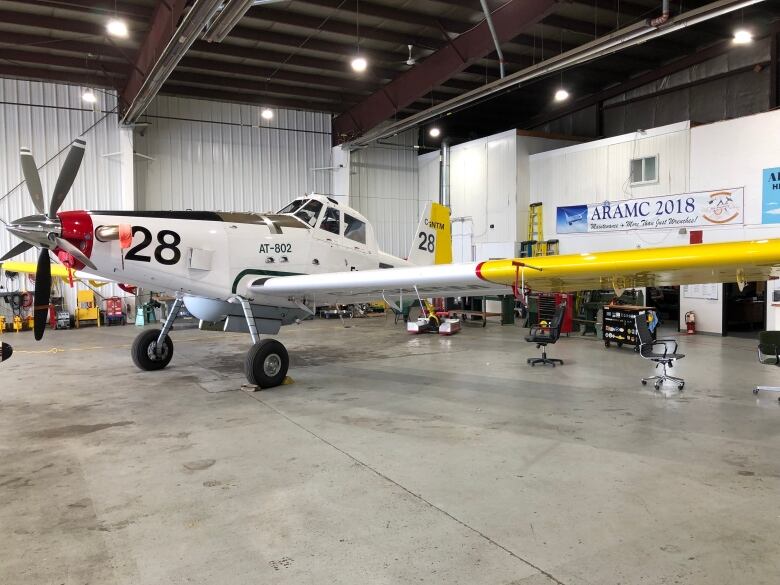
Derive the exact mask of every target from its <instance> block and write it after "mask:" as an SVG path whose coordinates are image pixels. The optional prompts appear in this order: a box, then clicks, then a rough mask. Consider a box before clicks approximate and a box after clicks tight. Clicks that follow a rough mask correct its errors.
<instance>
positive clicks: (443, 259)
mask: <svg viewBox="0 0 780 585" xmlns="http://www.w3.org/2000/svg"><path fill="white" fill-rule="evenodd" d="M409 262H411V263H412V264H415V265H417V266H430V265H433V264H450V263H451V262H452V226H451V223H450V209H449V207H446V206H444V205H440V204H439V203H434V202H429V203H428V204H427V205H426V206H425V211H424V212H423V214H422V216H421V217H420V223H419V224H418V225H417V231H416V232H415V238H414V241H413V242H412V249H411V251H410V252H409Z"/></svg>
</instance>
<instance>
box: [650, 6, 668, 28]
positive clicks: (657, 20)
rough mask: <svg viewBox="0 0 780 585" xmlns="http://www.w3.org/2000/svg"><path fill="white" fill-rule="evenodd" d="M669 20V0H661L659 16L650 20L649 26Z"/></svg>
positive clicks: (658, 24)
mask: <svg viewBox="0 0 780 585" xmlns="http://www.w3.org/2000/svg"><path fill="white" fill-rule="evenodd" d="M667 20H669V0H663V4H662V5H661V16H659V17H657V18H654V19H652V20H651V21H650V26H661V25H662V24H664V23H665V22H666V21H667Z"/></svg>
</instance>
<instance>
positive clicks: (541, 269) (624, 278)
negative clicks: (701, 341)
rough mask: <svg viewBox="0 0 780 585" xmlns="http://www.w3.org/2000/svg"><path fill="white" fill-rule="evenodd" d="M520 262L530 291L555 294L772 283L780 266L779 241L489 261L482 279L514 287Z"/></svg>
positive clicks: (480, 268)
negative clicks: (512, 284)
mask: <svg viewBox="0 0 780 585" xmlns="http://www.w3.org/2000/svg"><path fill="white" fill-rule="evenodd" d="M518 262H522V263H525V264H526V267H525V268H521V271H522V275H521V276H522V278H523V279H524V281H525V284H526V286H529V287H530V288H531V289H532V290H538V291H551V292H568V291H577V290H590V289H605V290H606V289H611V288H631V287H636V286H662V285H679V284H699V283H706V282H736V281H738V280H741V281H751V280H767V279H768V278H769V277H770V276H771V275H772V269H773V267H775V266H778V265H780V239H773V240H754V241H749V242H724V243H719V244H692V245H687V246H673V247H667V248H642V249H636V250H620V251H615V252H596V253H582V254H569V255H565V256H541V257H534V258H520V259H516V260H512V259H507V260H489V261H487V262H484V263H483V264H481V265H480V266H479V268H478V273H479V276H480V277H481V278H482V279H484V280H486V281H488V282H493V283H498V284H511V283H514V282H515V279H516V277H517V263H518ZM537 269H538V270H537Z"/></svg>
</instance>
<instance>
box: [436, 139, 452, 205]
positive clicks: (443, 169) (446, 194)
mask: <svg viewBox="0 0 780 585" xmlns="http://www.w3.org/2000/svg"><path fill="white" fill-rule="evenodd" d="M439 203H440V204H441V205H444V206H445V207H449V206H450V140H449V138H445V139H444V140H442V141H441V159H440V163H439Z"/></svg>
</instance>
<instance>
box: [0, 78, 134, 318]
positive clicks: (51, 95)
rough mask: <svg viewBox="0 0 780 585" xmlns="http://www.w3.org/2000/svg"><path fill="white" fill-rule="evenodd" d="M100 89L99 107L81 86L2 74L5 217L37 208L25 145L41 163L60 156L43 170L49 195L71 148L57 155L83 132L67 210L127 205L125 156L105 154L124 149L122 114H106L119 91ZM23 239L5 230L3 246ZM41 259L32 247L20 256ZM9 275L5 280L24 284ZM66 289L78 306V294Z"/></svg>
mask: <svg viewBox="0 0 780 585" xmlns="http://www.w3.org/2000/svg"><path fill="white" fill-rule="evenodd" d="M96 93H97V96H98V104H97V105H98V106H99V111H93V110H91V109H89V108H85V107H84V105H85V104H84V102H83V101H82V99H81V94H82V88H81V87H78V86H71V85H60V84H53V83H39V82H32V81H20V80H14V79H2V78H0V135H1V136H2V140H0V198H2V199H1V200H0V217H2V218H3V219H4V220H5V221H8V220H13V219H17V218H19V217H23V216H25V215H31V214H33V213H35V209H34V207H33V205H32V202H31V201H30V196H29V193H28V192H27V188H26V186H24V185H20V183H21V182H22V180H23V177H22V169H21V163H20V161H19V149H20V148H21V147H22V146H27V147H30V148H31V149H32V152H33V155H34V156H35V160H36V162H37V163H38V166H39V167H40V166H41V165H44V163H45V162H46V161H47V160H49V159H50V158H52V157H54V158H53V160H51V162H49V163H48V164H46V165H45V166H44V168H42V169H41V170H40V171H39V172H40V175H41V183H42V185H43V190H44V193H45V194H46V197H47V198H48V197H50V196H51V192H52V190H53V189H54V184H55V182H56V181H57V176H58V174H59V170H60V165H61V164H62V162H63V161H64V160H65V154H66V152H63V153H62V154H60V155H59V156H55V155H57V153H58V152H59V151H60V150H62V149H63V148H65V147H67V146H68V145H69V144H70V142H71V141H72V140H73V139H74V138H76V137H78V136H80V135H82V134H84V135H83V138H84V139H85V140H86V141H87V148H86V152H85V155H84V161H83V162H82V164H81V170H80V171H79V174H78V176H77V177H76V181H75V183H74V184H73V188H72V189H71V192H70V194H69V195H68V199H67V200H66V201H65V204H64V206H63V209H111V208H121V179H120V168H119V157H118V156H105V155H108V154H112V153H117V152H118V151H119V129H118V125H117V124H118V121H117V115H116V114H114V113H109V114H108V115H106V112H111V111H113V109H114V108H115V107H116V95H115V94H113V93H109V92H96ZM104 116H105V118H104ZM101 119H102V120H101ZM93 125H94V127H92V126H93ZM90 127H92V128H91V129H90V130H88V129H89V128H90ZM85 131H86V132H85ZM18 242H19V240H17V239H16V238H14V237H13V236H11V235H10V234H8V233H7V232H6V231H5V230H2V229H0V250H2V251H3V252H5V251H6V250H8V249H9V248H10V247H11V246H14V245H16V244H17V243H18ZM36 258H37V252H36V251H29V252H27V253H26V254H24V255H23V256H19V257H17V258H15V260H23V261H30V262H34V261H35V260H36ZM4 280H5V281H4V282H0V285H2V286H6V287H10V288H18V287H19V285H18V283H15V282H13V281H8V280H7V279H4ZM25 284H28V283H23V286H22V288H24V285H25ZM65 288H66V291H65V294H66V297H67V298H68V306H69V307H70V308H71V309H72V308H73V307H74V305H75V294H74V293H73V291H70V290H68V289H67V287H65ZM109 290H110V291H111V293H110V294H114V293H113V291H114V288H113V287H110V289H106V290H105V292H108V291H109ZM101 292H104V291H101ZM0 307H2V309H0V310H3V312H4V313H5V311H4V309H5V306H4V305H2V303H0Z"/></svg>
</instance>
